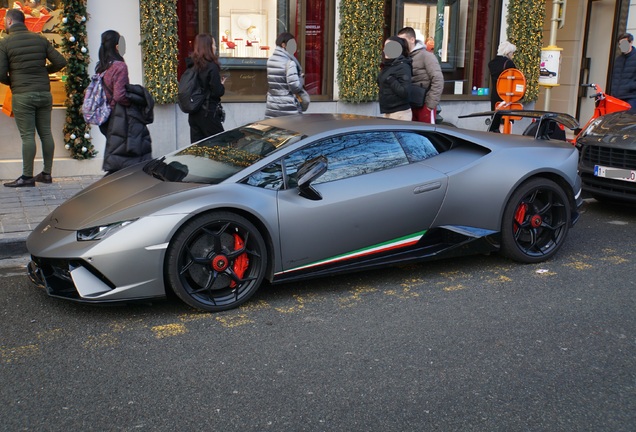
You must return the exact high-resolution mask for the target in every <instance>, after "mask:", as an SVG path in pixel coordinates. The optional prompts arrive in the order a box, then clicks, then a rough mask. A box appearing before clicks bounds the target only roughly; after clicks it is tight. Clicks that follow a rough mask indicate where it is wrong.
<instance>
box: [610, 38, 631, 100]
mask: <svg viewBox="0 0 636 432" xmlns="http://www.w3.org/2000/svg"><path fill="white" fill-rule="evenodd" d="M633 41H634V36H632V35H631V34H630V33H623V34H621V35H620V36H618V47H619V49H620V50H621V55H619V56H618V57H616V60H614V69H613V70H612V93H611V94H612V96H614V97H616V98H618V99H622V100H624V101H625V102H627V103H628V104H630V105H631V106H632V108H631V109H630V112H636V50H635V49H634V47H633V46H632V42H633Z"/></svg>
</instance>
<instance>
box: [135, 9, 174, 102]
mask: <svg viewBox="0 0 636 432" xmlns="http://www.w3.org/2000/svg"><path fill="white" fill-rule="evenodd" d="M139 8H140V15H141V49H142V60H143V70H144V85H145V86H146V88H147V89H148V91H149V92H150V94H152V96H153V97H154V99H155V102H156V103H159V104H165V103H174V102H176V100H177V93H178V81H177V59H178V58H179V56H178V54H179V48H178V41H179V35H178V33H177V23H178V17H177V0H141V1H140V2H139Z"/></svg>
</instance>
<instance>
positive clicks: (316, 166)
mask: <svg viewBox="0 0 636 432" xmlns="http://www.w3.org/2000/svg"><path fill="white" fill-rule="evenodd" d="M327 167H328V164H327V158H326V157H324V156H318V157H315V158H313V159H310V160H308V161H307V162H305V163H304V164H302V165H301V166H300V168H299V169H298V173H297V176H298V193H299V194H300V196H302V197H304V198H308V199H310V200H314V201H318V200H321V199H322V195H320V193H319V192H318V191H317V190H316V189H314V188H313V187H312V186H311V182H313V181H314V180H316V179H317V178H318V177H320V176H321V175H323V174H324V173H325V171H327Z"/></svg>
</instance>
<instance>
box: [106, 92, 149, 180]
mask: <svg viewBox="0 0 636 432" xmlns="http://www.w3.org/2000/svg"><path fill="white" fill-rule="evenodd" d="M126 97H127V98H128V99H129V100H130V102H131V105H130V106H128V107H125V106H123V105H121V104H116V105H115V109H114V110H113V111H112V112H111V114H110V118H109V120H108V131H107V133H106V148H105V150H104V163H103V165H102V169H103V170H104V171H106V172H108V173H113V172H115V171H118V170H120V169H122V168H126V167H129V166H132V165H135V164H138V163H140V162H144V161H147V160H150V159H151V158H152V139H151V138H150V132H149V131H148V127H147V126H146V125H148V124H150V123H152V122H153V121H154V111H153V110H154V106H155V101H154V99H153V98H152V96H151V95H150V93H149V92H148V90H147V89H146V88H145V87H143V86H140V85H137V84H127V85H126Z"/></svg>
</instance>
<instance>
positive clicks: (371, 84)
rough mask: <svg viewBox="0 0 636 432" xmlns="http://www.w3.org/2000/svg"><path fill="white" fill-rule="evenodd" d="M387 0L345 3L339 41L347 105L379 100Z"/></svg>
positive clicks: (340, 83) (342, 96) (340, 82)
mask: <svg viewBox="0 0 636 432" xmlns="http://www.w3.org/2000/svg"><path fill="white" fill-rule="evenodd" d="M384 3H385V2H384V0H366V1H360V0H342V1H341V2H340V38H339V40H338V53H337V58H338V86H339V88H340V90H339V92H340V99H341V100H342V101H344V102H353V103H360V102H371V101H377V100H378V85H377V82H376V79H377V76H378V73H379V72H380V58H381V53H382V38H383V30H384Z"/></svg>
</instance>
